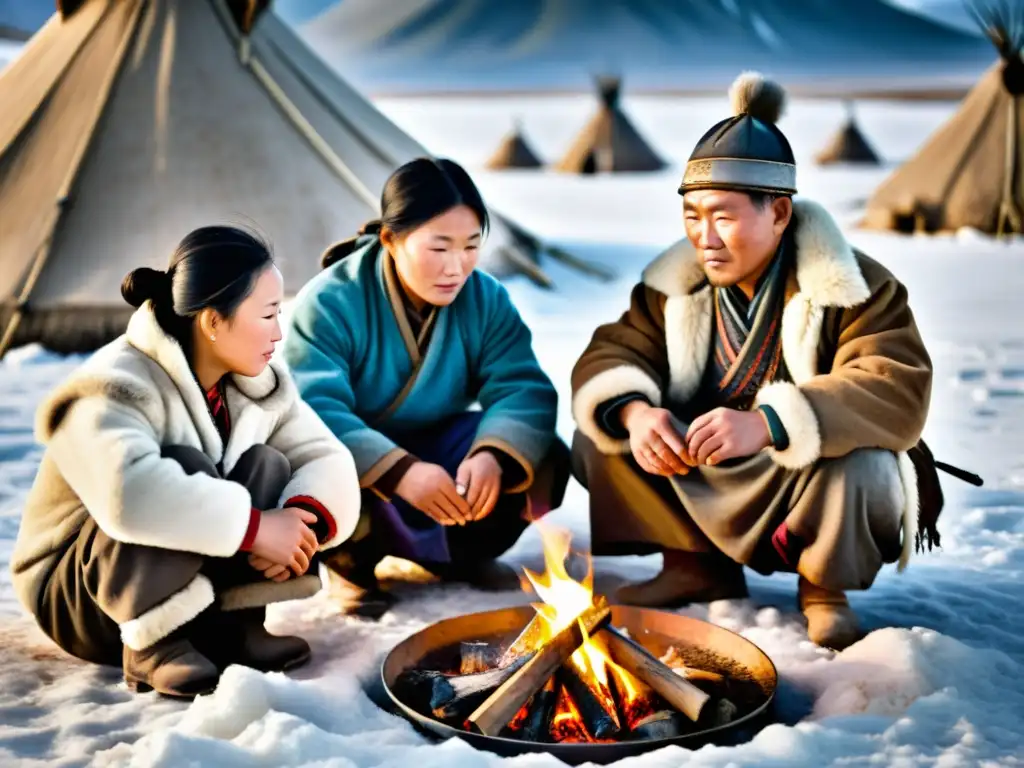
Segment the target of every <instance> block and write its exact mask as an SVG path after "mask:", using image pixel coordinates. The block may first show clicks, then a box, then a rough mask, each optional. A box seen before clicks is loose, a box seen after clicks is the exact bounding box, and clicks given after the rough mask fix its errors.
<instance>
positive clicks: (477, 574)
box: [420, 560, 522, 592]
mask: <svg viewBox="0 0 1024 768" xmlns="http://www.w3.org/2000/svg"><path fill="white" fill-rule="evenodd" d="M420 565H422V566H423V567H424V568H426V569H427V570H428V571H430V572H431V573H432V574H434V575H435V576H437V577H438V578H439V579H441V580H442V581H447V582H456V583H462V584H469V585H470V586H471V587H476V588H477V589H482V590H483V591H485V592H507V591H509V590H513V589H521V588H522V582H521V581H520V579H519V575H518V574H517V573H516V571H515V569H514V568H513V567H512V566H510V565H508V564H507V563H503V562H501V561H500V560H473V561H469V562H460V563H420Z"/></svg>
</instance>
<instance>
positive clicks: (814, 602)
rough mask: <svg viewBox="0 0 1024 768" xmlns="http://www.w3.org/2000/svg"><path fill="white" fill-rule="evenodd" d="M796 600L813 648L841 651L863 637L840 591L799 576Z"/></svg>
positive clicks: (851, 610)
mask: <svg viewBox="0 0 1024 768" xmlns="http://www.w3.org/2000/svg"><path fill="white" fill-rule="evenodd" d="M798 597H799V601H800V610H801V611H803V614H804V616H805V617H806V618H807V637H808V638H809V639H810V641H811V642H812V643H814V644H815V645H820V646H821V647H822V648H831V649H833V650H836V651H841V650H843V649H844V648H848V647H849V646H851V645H853V644H854V643H855V642H857V641H858V640H860V639H861V637H863V636H864V633H863V632H862V631H861V628H860V625H859V623H858V622H857V614H855V613H854V612H853V609H852V608H850V603H849V602H848V601H847V599H846V595H845V594H844V593H843V592H839V591H832V590H828V589H824V588H822V587H818V586H815V585H814V584H811V582H809V581H807V579H805V578H804V577H803V576H801V577H800V584H799V587H798Z"/></svg>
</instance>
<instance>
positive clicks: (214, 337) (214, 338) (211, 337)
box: [210, 333, 217, 341]
mask: <svg viewBox="0 0 1024 768" xmlns="http://www.w3.org/2000/svg"><path fill="white" fill-rule="evenodd" d="M216 340H217V337H216V336H214V335H213V334H212V333H211V334H210V341H216Z"/></svg>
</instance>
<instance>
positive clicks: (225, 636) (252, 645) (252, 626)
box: [196, 608, 311, 672]
mask: <svg viewBox="0 0 1024 768" xmlns="http://www.w3.org/2000/svg"><path fill="white" fill-rule="evenodd" d="M266 616H267V609H266V608H246V609H244V610H240V611H222V612H219V614H218V616H217V618H216V620H215V621H213V622H211V627H210V634H209V637H207V638H205V639H204V640H203V641H202V643H200V641H199V640H196V645H197V646H198V647H200V648H201V649H202V650H203V651H204V652H205V653H206V655H207V656H209V658H210V659H211V660H212V661H213V662H214V663H216V664H217V666H218V667H220V668H221V669H226V668H227V667H229V666H230V665H232V664H241V665H242V666H246V667H252V668H253V669H256V670H259V671H260V672H284V671H285V670H288V669H295V668H296V667H300V666H302V665H303V664H305V663H306V662H307V661H309V657H310V655H311V651H310V648H309V643H307V642H306V641H305V640H303V639H302V638H301V637H295V636H292V635H272V634H270V633H269V632H268V631H267V628H266V627H265V626H264V623H265V621H266Z"/></svg>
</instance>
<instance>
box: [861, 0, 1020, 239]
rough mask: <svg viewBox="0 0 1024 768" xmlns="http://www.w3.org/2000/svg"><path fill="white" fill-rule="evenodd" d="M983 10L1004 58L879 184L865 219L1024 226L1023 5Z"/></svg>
mask: <svg viewBox="0 0 1024 768" xmlns="http://www.w3.org/2000/svg"><path fill="white" fill-rule="evenodd" d="M1014 14H1016V16H1017V18H1014V17H1013V15H1014ZM978 17H979V21H980V22H981V23H982V24H983V28H984V29H985V30H986V32H987V33H988V35H989V37H990V38H991V39H992V41H993V43H994V44H995V45H996V48H997V50H998V51H999V53H1000V57H1001V60H1000V61H998V62H996V63H995V64H994V65H993V66H992V67H990V68H989V69H988V71H987V72H986V73H985V74H984V75H982V77H981V79H980V80H979V82H978V83H977V84H976V85H975V86H974V88H973V89H971V91H970V93H968V94H967V96H966V97H965V98H964V101H963V103H962V104H961V105H960V108H959V109H958V110H957V112H956V114H954V115H953V117H952V118H950V120H949V121H948V122H947V123H946V124H945V125H943V126H942V127H941V128H939V130H938V131H936V133H935V134H934V135H933V136H932V137H931V138H929V140H928V141H927V143H926V144H925V145H924V146H923V147H922V148H921V149H920V150H919V151H918V152H917V154H916V155H915V156H914V157H913V158H911V159H910V160H909V161H907V162H906V163H905V164H904V165H903V166H902V167H901V168H899V169H898V170H897V171H896V172H895V173H894V174H893V175H892V176H890V177H889V178H888V179H887V180H886V181H885V182H884V183H883V184H882V186H881V187H879V188H878V190H876V192H875V194H874V195H873V196H872V197H871V199H870V200H869V201H868V205H867V211H866V214H865V217H864V220H863V222H862V226H863V227H866V228H869V229H895V230H899V231H904V232H910V231H924V232H936V231H948V230H957V229H960V228H961V227H972V228H974V229H978V230H981V231H983V232H988V233H995V234H1003V233H1009V232H1024V221H1022V212H1024V177H1022V171H1024V141H1022V138H1024V137H1022V131H1024V103H1022V100H1021V94H1022V93H1024V61H1022V59H1021V47H1022V45H1024V23H1022V22H1024V18H1021V9H1020V8H1019V7H1017V8H1016V9H1015V10H1012V9H1010V8H1009V7H1008V6H1007V7H1004V8H999V9H992V8H991V7H987V8H986V9H983V10H982V12H981V13H979V14H978Z"/></svg>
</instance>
